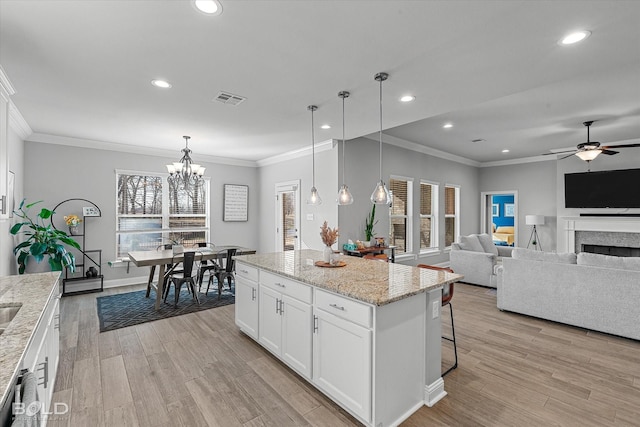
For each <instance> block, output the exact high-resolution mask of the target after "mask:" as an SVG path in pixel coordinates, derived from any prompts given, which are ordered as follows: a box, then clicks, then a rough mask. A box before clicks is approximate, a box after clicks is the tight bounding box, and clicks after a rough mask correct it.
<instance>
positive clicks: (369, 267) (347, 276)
mask: <svg viewBox="0 0 640 427" xmlns="http://www.w3.org/2000/svg"><path fill="white" fill-rule="evenodd" d="M235 259H236V260H237V261H238V262H243V263H245V264H248V265H251V266H254V267H257V268H260V269H263V270H265V271H270V272H273V273H276V274H280V275H282V276H286V277H290V278H291V279H295V280H298V281H300V282H303V283H307V284H309V285H313V286H316V287H318V288H322V289H326V290H328V291H331V292H335V293H337V294H341V295H345V296H348V297H351V298H353V299H356V300H359V301H362V302H366V303H369V304H374V305H378V306H380V305H385V304H389V303H392V302H394V301H398V300H401V299H403V298H407V297H410V296H412V295H416V294H419V293H421V292H426V291H428V290H431V289H435V288H438V287H442V286H443V285H445V284H449V283H454V282H457V281H459V280H461V279H462V278H463V276H462V275H460V274H454V273H449V272H445V271H436V270H428V269H426V268H417V267H412V266H408V265H403V264H394V263H386V262H382V261H377V260H369V259H363V258H358V257H353V256H347V255H343V256H341V261H344V262H345V263H346V264H347V265H346V266H344V267H336V268H328V267H317V266H315V265H314V263H315V261H321V260H322V252H320V251H315V250H310V249H304V250H299V251H287V252H275V253H267V254H256V255H240V256H237V257H236V258H235Z"/></svg>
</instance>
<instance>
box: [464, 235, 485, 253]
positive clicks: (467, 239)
mask: <svg viewBox="0 0 640 427" xmlns="http://www.w3.org/2000/svg"><path fill="white" fill-rule="evenodd" d="M460 246H462V248H463V249H464V250H467V251H473V252H484V248H483V247H482V245H481V244H480V241H479V240H478V236H476V235H475V234H471V235H469V236H461V237H460Z"/></svg>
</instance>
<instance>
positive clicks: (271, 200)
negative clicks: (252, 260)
mask: <svg viewBox="0 0 640 427" xmlns="http://www.w3.org/2000/svg"><path fill="white" fill-rule="evenodd" d="M324 145H325V148H320V149H316V153H315V164H316V188H317V189H318V193H319V194H320V197H321V198H322V204H321V205H318V206H309V205H307V204H306V200H307V197H308V196H309V193H310V191H311V180H312V176H311V163H312V159H311V155H303V156H301V157H297V158H294V159H289V160H284V161H280V162H278V163H275V164H270V165H265V166H262V167H261V168H260V170H259V176H260V202H259V203H260V230H259V232H260V252H274V250H275V233H276V231H275V227H276V218H275V214H276V199H275V187H276V184H277V183H282V182H287V181H293V180H300V181H301V190H300V198H301V203H300V206H301V216H300V228H301V230H300V232H299V234H298V236H299V238H300V239H301V242H300V248H301V249H305V248H311V249H318V250H321V249H322V248H323V247H324V245H323V243H322V239H321V238H320V226H321V225H322V223H323V222H324V221H327V223H328V225H329V226H330V227H332V228H334V227H338V226H339V223H338V206H337V204H336V196H337V194H338V187H339V186H338V171H337V167H338V159H337V155H338V149H337V145H335V144H333V143H328V144H324ZM309 151H310V150H309ZM307 215H313V219H312V220H308V219H307ZM340 230H341V231H342V228H340ZM334 249H336V247H334Z"/></svg>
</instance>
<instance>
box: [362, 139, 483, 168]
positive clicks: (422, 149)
mask: <svg viewBox="0 0 640 427" xmlns="http://www.w3.org/2000/svg"><path fill="white" fill-rule="evenodd" d="M374 135H378V134H377V133H376V134H370V135H365V136H364V137H363V138H367V139H371V140H375V141H378V142H379V139H378V138H374ZM382 142H384V143H385V144H389V145H395V146H396V147H400V148H404V149H407V150H411V151H416V152H418V153H423V154H428V155H430V156H433V157H438V158H441V159H445V160H451V161H452V162H456V163H462V164H463V165H467V166H474V167H480V165H481V163H480V162H476V161H475V160H471V159H467V158H466V157H462V156H456V155H455V154H451V153H447V152H445V151H440V150H436V149H435V148H431V147H426V146H424V145H420V144H416V143H415V142H410V141H407V140H404V139H400V138H396V137H395V136H391V135H385V134H382Z"/></svg>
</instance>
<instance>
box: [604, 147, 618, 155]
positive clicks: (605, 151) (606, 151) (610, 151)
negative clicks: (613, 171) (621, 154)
mask: <svg viewBox="0 0 640 427" xmlns="http://www.w3.org/2000/svg"><path fill="white" fill-rule="evenodd" d="M600 152H601V153H602V154H608V155H609V156H613V155H614V154H618V152H617V151H613V150H605V149H603V150H601V151H600Z"/></svg>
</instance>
